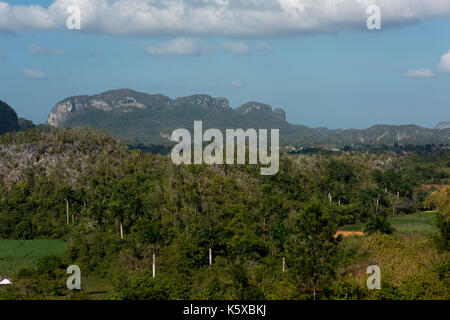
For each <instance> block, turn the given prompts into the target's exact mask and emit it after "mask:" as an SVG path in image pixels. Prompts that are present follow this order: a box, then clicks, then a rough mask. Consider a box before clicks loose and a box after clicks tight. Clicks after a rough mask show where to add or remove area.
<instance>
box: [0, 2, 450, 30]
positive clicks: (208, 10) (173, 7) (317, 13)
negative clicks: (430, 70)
mask: <svg viewBox="0 0 450 320" xmlns="http://www.w3.org/2000/svg"><path fill="white" fill-rule="evenodd" d="M71 4H74V5H78V6H79V7H80V8H81V25H82V29H81V32H96V33H103V34H114V35H149V36H153V35H158V36H161V35H163V36H174V37H181V36H239V37H252V36H255V37H259V36H283V35H296V34H297V35H299V34H307V33H312V32H330V31H339V30H343V29H357V30H367V29H366V28H365V26H366V20H367V17H368V15H367V14H366V9H367V7H368V6H369V5H371V4H377V5H378V6H379V7H380V8H381V15H382V27H383V29H386V28H389V27H391V26H399V25H405V24H410V23H416V22H418V21H420V20H425V19H433V18H446V17H450V1H448V0H426V1H425V0H395V1H393V0H314V1H313V0H258V1H255V0H139V1H137V0H54V1H53V2H52V4H51V5H50V6H49V7H48V8H43V7H41V6H39V5H10V4H8V3H6V2H4V1H2V0H0V32H2V31H3V32H21V31H26V30H36V29H44V30H46V29H65V28H66V19H67V17H68V14H67V12H66V9H67V7H68V6H69V5H71Z"/></svg>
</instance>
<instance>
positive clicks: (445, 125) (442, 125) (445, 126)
mask: <svg viewBox="0 0 450 320" xmlns="http://www.w3.org/2000/svg"><path fill="white" fill-rule="evenodd" d="M449 128H450V121H446V122H441V123H439V124H438V125H437V126H436V128H435V129H439V130H441V129H449Z"/></svg>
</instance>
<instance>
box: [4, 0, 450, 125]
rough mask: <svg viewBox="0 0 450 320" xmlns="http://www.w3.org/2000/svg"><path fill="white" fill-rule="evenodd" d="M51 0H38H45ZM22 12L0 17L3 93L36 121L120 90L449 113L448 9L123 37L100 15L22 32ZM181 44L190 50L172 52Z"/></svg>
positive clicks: (434, 118)
mask: <svg viewBox="0 0 450 320" xmlns="http://www.w3.org/2000/svg"><path fill="white" fill-rule="evenodd" d="M61 1H63V0H61ZM122 1H126V0H122ZM267 1H268V0H267ZM349 1H351V0H349ZM432 1H437V0H432ZM5 2H9V4H10V5H11V6H10V8H11V7H12V5H13V4H14V5H17V4H24V5H25V6H28V5H29V3H30V1H14V2H13V1H0V5H1V4H2V3H5ZM53 2H54V1H33V3H34V4H39V5H41V6H42V7H43V9H46V8H47V7H48V6H49V5H50V4H51V3H53ZM24 8H26V7H24ZM17 9H21V10H22V9H23V8H17ZM9 16H11V15H9ZM0 18H1V7H0ZM16 19H18V20H17V21H11V22H12V23H16V24H15V26H17V28H18V29H17V30H9V29H8V26H3V29H2V25H1V24H0V99H1V100H3V101H5V102H7V103H8V104H10V105H11V106H12V107H13V108H15V110H16V111H17V113H18V114H19V116H22V117H25V118H28V119H31V120H33V121H34V122H36V123H42V122H45V121H46V119H47V116H48V113H49V111H50V109H51V108H52V106H53V105H54V104H56V102H58V101H59V100H62V99H64V98H66V97H68V96H73V95H80V94H89V95H91V94H95V93H100V92H103V91H106V90H111V89H118V88H131V89H134V90H137V91H143V92H147V93H152V94H154V93H163V94H165V95H168V96H169V97H172V98H175V97H179V96H185V95H191V94H196V93H206V94H209V95H212V96H217V97H226V98H228V99H229V101H230V103H231V105H232V106H233V107H239V106H240V105H242V104H243V103H245V102H248V101H259V102H264V103H267V104H270V105H272V106H273V107H280V108H283V109H284V110H286V112H287V118H288V121H290V122H291V123H296V124H304V125H308V126H311V127H317V126H327V127H330V128H366V127H369V126H371V125H374V124H379V123H383V124H412V123H414V124H418V125H421V126H424V127H434V126H435V125H436V124H437V123H439V122H441V121H450V90H449V88H450V73H449V72H448V71H449V69H447V66H446V65H445V63H446V62H447V60H446V58H445V55H446V54H447V52H449V50H450V37H449V35H450V19H449V18H447V17H440V16H437V17H435V18H434V17H431V18H429V17H428V16H427V18H424V19H418V21H416V22H415V23H410V22H408V23H403V24H402V23H399V25H396V24H395V21H394V20H395V19H394V18H392V21H391V20H388V22H391V23H390V24H389V23H388V25H387V27H385V26H383V25H382V26H383V29H382V30H377V31H370V30H367V29H366V28H364V27H361V28H359V27H351V28H339V27H336V28H335V29H333V28H331V29H330V30H327V31H325V32H323V30H319V31H318V30H312V31H311V32H305V30H299V31H298V32H293V31H292V30H290V31H289V32H283V31H280V32H277V33H276V34H271V32H267V31H261V32H258V34H251V33H249V32H247V31H245V32H241V31H237V32H235V33H233V32H234V31H233V32H230V33H229V34H220V32H211V34H207V33H204V32H203V31H195V30H194V31H189V32H188V33H187V34H183V33H180V32H178V33H177V31H176V30H175V31H171V32H170V33H171V34H170V35H167V34H165V32H164V28H163V27H159V28H157V29H155V30H156V31H151V32H148V34H146V32H142V30H138V31H131V32H127V33H126V34H118V33H117V32H115V31H110V30H112V29H108V30H109V31H105V30H102V27H103V26H95V27H94V25H93V24H90V25H89V26H88V28H87V29H88V30H83V29H82V30H66V29H65V28H60V27H48V28H47V27H42V26H40V25H36V26H32V27H26V26H24V27H23V29H20V28H19V24H20V23H21V22H20V21H19V20H20V19H19V18H16ZM55 19H56V18H55ZM364 19H365V17H364ZM394 25H395V27H394ZM89 28H90V29H89ZM143 28H146V26H144V27H143ZM151 28H154V27H153V26H152V27H151ZM315 28H317V27H315ZM105 29H106V28H105ZM143 30H144V31H145V30H146V29H143ZM280 30H282V28H280ZM306 31H309V30H306ZM328 31H331V32H328ZM264 32H265V33H264ZM180 39H184V40H183V41H184V42H183V41H180ZM180 43H181V44H182V45H180ZM30 46H31V47H30ZM173 47H175V48H178V49H179V50H187V51H185V53H186V54H183V53H182V52H180V51H177V52H176V54H174V53H173V50H172V52H171V51H170V50H171V48H173ZM155 48H156V49H155ZM180 48H181V49H180ZM186 48H187V49H186ZM155 50H156V51H155ZM189 50H190V51H189ZM155 52H156V53H155ZM440 61H441V62H440ZM440 63H441V64H440ZM423 69H426V72H425V71H423ZM408 72H409V73H408Z"/></svg>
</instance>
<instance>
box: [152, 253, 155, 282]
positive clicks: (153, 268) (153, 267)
mask: <svg viewBox="0 0 450 320" xmlns="http://www.w3.org/2000/svg"><path fill="white" fill-rule="evenodd" d="M152 272H153V278H154V277H155V275H156V255H155V254H153V263H152Z"/></svg>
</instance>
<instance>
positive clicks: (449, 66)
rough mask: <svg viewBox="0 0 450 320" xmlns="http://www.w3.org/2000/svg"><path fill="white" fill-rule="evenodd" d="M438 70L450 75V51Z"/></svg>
mask: <svg viewBox="0 0 450 320" xmlns="http://www.w3.org/2000/svg"><path fill="white" fill-rule="evenodd" d="M438 68H439V70H440V71H442V72H445V73H450V50H449V51H448V52H447V53H446V54H444V55H443V56H442V57H441V61H439V64H438Z"/></svg>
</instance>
